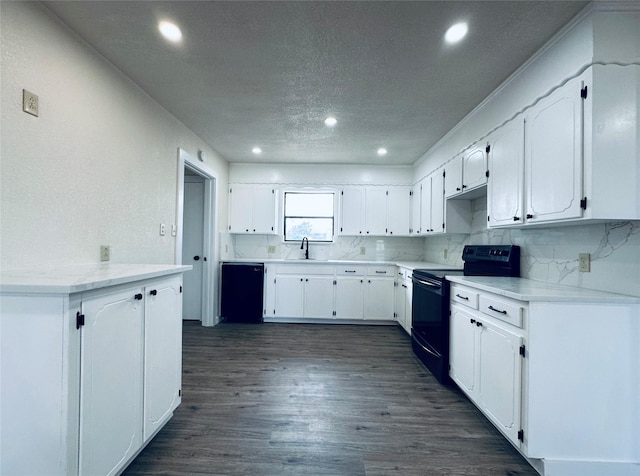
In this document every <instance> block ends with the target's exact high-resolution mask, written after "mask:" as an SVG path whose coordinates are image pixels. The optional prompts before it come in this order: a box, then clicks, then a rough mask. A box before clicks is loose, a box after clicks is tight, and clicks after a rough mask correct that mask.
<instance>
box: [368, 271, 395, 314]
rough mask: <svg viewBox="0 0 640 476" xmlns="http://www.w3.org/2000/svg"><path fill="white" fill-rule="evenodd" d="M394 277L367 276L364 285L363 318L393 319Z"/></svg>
mask: <svg viewBox="0 0 640 476" xmlns="http://www.w3.org/2000/svg"><path fill="white" fill-rule="evenodd" d="M394 283H395V279H393V278H367V282H366V283H365V284H366V287H365V298H364V300H365V305H364V318H365V319H384V320H389V321H391V320H393V311H394V308H395V303H394V299H393V298H394V296H395V286H394Z"/></svg>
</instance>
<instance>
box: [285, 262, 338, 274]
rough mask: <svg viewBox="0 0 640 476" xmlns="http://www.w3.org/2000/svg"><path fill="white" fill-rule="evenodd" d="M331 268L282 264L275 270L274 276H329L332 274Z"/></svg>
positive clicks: (332, 269)
mask: <svg viewBox="0 0 640 476" xmlns="http://www.w3.org/2000/svg"><path fill="white" fill-rule="evenodd" d="M333 271H334V267H333V266H324V265H320V266H314V265H308V264H284V265H280V266H278V267H277V268H276V274H298V275H302V276H309V275H312V274H320V275H327V274H329V275H331V274H333Z"/></svg>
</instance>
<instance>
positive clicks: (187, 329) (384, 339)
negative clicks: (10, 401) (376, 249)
mask: <svg viewBox="0 0 640 476" xmlns="http://www.w3.org/2000/svg"><path fill="white" fill-rule="evenodd" d="M183 341H184V352H183V355H184V361H183V366H184V372H183V385H182V389H183V397H182V404H181V405H180V407H178V409H177V410H176V412H175V414H174V417H173V419H172V420H171V421H170V422H169V423H168V424H167V425H166V426H165V427H164V428H163V430H162V431H161V432H160V433H159V434H158V435H157V436H156V438H155V439H154V440H153V441H152V442H151V443H150V444H149V446H148V447H147V448H146V449H145V450H144V451H143V452H142V453H141V454H140V455H139V456H138V458H136V460H135V461H134V462H133V463H132V464H131V465H130V466H129V468H128V469H127V471H126V473H125V474H127V475H135V474H210V475H251V476H262V475H273V476H276V475H277V476H280V475H295V476H306V475H309V476H311V475H312V476H327V475H334V476H364V475H366V476H387V475H402V476H413V475H416V476H418V475H419V476H424V475H486V476H493V475H536V474H537V473H536V472H535V471H534V470H533V469H532V468H531V467H530V466H529V465H528V464H527V462H526V461H525V460H524V459H523V458H522V457H521V456H520V455H519V454H518V453H517V451H516V450H515V449H514V448H513V447H512V446H511V445H510V444H509V443H508V442H507V441H506V440H505V439H504V438H503V437H502V436H501V435H500V434H499V433H498V431H497V430H496V429H495V428H493V426H492V425H491V424H490V423H488V422H487V421H486V420H485V418H484V417H483V416H482V415H481V414H480V413H479V411H478V410H477V409H476V408H475V407H474V406H473V405H472V404H471V403H470V402H469V401H468V400H467V399H466V398H465V397H464V396H463V395H462V394H461V393H460V392H459V391H458V390H456V389H454V388H450V387H443V386H441V385H440V384H438V383H437V382H436V380H435V379H434V378H433V377H432V376H431V374H430V373H429V372H428V371H427V370H425V369H424V367H422V365H421V364H420V363H419V361H418V360H416V358H415V357H414V356H413V353H412V351H411V346H410V340H409V337H408V336H407V335H406V334H405V333H404V331H402V330H401V329H400V328H399V327H389V326H351V325H317V324H263V325H255V324H221V325H218V326H216V327H213V328H203V327H200V326H199V325H198V324H195V323H186V324H185V325H184V339H183Z"/></svg>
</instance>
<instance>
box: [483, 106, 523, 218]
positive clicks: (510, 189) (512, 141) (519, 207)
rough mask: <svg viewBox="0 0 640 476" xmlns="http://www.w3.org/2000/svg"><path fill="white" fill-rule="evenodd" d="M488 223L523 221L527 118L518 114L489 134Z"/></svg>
mask: <svg viewBox="0 0 640 476" xmlns="http://www.w3.org/2000/svg"><path fill="white" fill-rule="evenodd" d="M488 142H489V154H488V155H489V157H488V160H489V182H488V185H487V214H488V222H489V227H492V226H506V225H514V224H522V223H524V216H523V207H524V191H523V187H524V119H523V118H522V116H518V117H517V118H516V119H514V120H512V121H510V122H508V123H507V124H505V125H504V126H503V127H501V128H500V129H498V130H496V131H495V132H493V133H492V134H491V135H490V136H489V138H488Z"/></svg>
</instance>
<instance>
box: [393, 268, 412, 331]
mask: <svg viewBox="0 0 640 476" xmlns="http://www.w3.org/2000/svg"><path fill="white" fill-rule="evenodd" d="M398 269H399V271H398V274H397V282H396V319H397V320H398V324H400V325H401V326H402V328H403V329H404V330H405V332H407V334H409V335H411V299H412V297H413V287H412V286H413V284H412V282H411V274H412V271H411V269H408V268H398Z"/></svg>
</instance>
